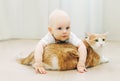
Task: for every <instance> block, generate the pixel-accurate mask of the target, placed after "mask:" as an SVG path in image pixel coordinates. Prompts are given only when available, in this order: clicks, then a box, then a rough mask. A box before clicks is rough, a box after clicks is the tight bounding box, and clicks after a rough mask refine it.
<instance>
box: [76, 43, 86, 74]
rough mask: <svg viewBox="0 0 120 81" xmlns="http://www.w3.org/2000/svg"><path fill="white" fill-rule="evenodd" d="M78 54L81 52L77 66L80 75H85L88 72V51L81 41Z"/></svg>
mask: <svg viewBox="0 0 120 81" xmlns="http://www.w3.org/2000/svg"><path fill="white" fill-rule="evenodd" d="M78 52H79V62H78V64H77V70H78V71H79V72H80V73H84V72H86V71H87V70H86V67H85V62H86V56H87V51H86V47H85V45H84V43H83V42H82V41H80V42H79V44H78Z"/></svg>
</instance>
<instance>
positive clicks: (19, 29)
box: [0, 0, 120, 41]
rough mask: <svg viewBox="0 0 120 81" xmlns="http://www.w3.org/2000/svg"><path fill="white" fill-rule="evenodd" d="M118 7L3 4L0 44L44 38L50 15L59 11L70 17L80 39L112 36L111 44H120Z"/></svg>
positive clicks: (116, 0)
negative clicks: (63, 11) (100, 34)
mask: <svg viewBox="0 0 120 81" xmlns="http://www.w3.org/2000/svg"><path fill="white" fill-rule="evenodd" d="M119 4H120V0H0V40H4V39H9V38H26V39H29V38H30V39H40V38H42V37H43V36H44V35H45V34H46V33H47V27H48V17H49V14H50V13H51V12H52V11H53V10H54V9H57V8H58V9H63V10H65V11H66V12H67V13H68V14H69V15H70V18H71V26H72V31H73V32H74V33H75V34H76V35H77V36H78V37H80V38H82V37H84V36H85V33H86V32H91V33H104V32H109V34H108V38H109V40H115V41H120V36H119V35H120V32H119V31H120V5H119Z"/></svg>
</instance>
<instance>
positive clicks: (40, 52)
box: [33, 41, 46, 74]
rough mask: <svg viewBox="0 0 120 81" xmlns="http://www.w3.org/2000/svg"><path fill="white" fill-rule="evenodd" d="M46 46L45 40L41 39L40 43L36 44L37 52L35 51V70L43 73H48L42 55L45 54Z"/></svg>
mask: <svg viewBox="0 0 120 81" xmlns="http://www.w3.org/2000/svg"><path fill="white" fill-rule="evenodd" d="M44 46H45V44H44V42H42V41H40V42H39V43H38V45H37V46H36V48H35V53H34V59H35V63H34V65H33V67H34V68H35V71H36V72H37V73H41V74H45V73H46V71H45V69H44V67H43V63H42V55H43V48H44Z"/></svg>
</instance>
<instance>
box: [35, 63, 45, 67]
mask: <svg viewBox="0 0 120 81" xmlns="http://www.w3.org/2000/svg"><path fill="white" fill-rule="evenodd" d="M33 67H43V64H42V63H39V62H35V63H34V64H33Z"/></svg>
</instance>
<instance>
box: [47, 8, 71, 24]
mask: <svg viewBox="0 0 120 81" xmlns="http://www.w3.org/2000/svg"><path fill="white" fill-rule="evenodd" d="M63 16H64V17H66V18H69V16H68V14H67V13H66V12H65V11H63V10H59V9H56V10H54V11H53V12H52V13H51V14H50V16H49V21H48V24H49V26H51V25H52V22H53V21H54V20H55V19H56V18H59V17H63Z"/></svg>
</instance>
